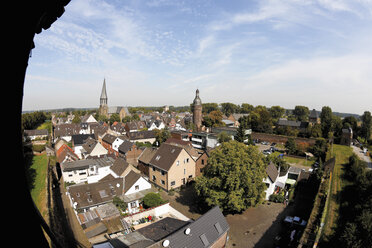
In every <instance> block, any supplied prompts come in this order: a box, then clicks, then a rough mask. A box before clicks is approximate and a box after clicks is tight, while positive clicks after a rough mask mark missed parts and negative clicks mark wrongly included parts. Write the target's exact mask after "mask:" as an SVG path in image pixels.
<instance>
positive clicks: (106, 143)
mask: <svg viewBox="0 0 372 248" xmlns="http://www.w3.org/2000/svg"><path fill="white" fill-rule="evenodd" d="M116 139H117V137H116V136H114V135H111V134H108V133H107V134H106V135H105V136H103V138H102V142H101V144H102V146H103V147H104V148H105V149H106V150H107V151H108V154H113V153H115V150H114V148H113V146H112V144H113V143H114V142H115V140H116Z"/></svg>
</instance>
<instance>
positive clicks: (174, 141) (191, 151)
mask: <svg viewBox="0 0 372 248" xmlns="http://www.w3.org/2000/svg"><path fill="white" fill-rule="evenodd" d="M164 143H165V144H170V145H174V146H179V147H183V148H185V150H186V151H187V152H188V153H189V154H190V155H191V156H192V158H193V159H194V160H196V159H197V158H199V156H200V154H199V153H198V151H197V150H196V149H195V148H194V147H193V146H192V143H191V141H184V140H179V139H175V138H168V139H167V140H166V141H165V142H164Z"/></svg>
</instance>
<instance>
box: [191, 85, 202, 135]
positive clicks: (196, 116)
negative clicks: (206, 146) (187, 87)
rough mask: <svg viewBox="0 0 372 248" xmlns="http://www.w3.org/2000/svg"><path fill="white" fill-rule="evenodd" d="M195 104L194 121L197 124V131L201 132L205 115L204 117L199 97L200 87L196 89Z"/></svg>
mask: <svg viewBox="0 0 372 248" xmlns="http://www.w3.org/2000/svg"><path fill="white" fill-rule="evenodd" d="M193 105H194V106H193V107H194V111H193V115H192V119H193V123H194V125H195V126H196V129H197V131H198V132H200V130H201V125H202V119H203V117H202V102H201V99H200V97H199V89H197V90H196V95H195V99H194V102H193Z"/></svg>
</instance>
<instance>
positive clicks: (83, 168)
mask: <svg viewBox="0 0 372 248" xmlns="http://www.w3.org/2000/svg"><path fill="white" fill-rule="evenodd" d="M113 163H114V159H113V158H112V157H108V156H107V157H103V158H98V159H86V160H77V161H72V162H64V163H62V164H61V169H62V176H63V180H64V181H65V182H67V183H76V184H79V183H85V182H87V183H94V182H98V181H99V180H100V179H101V178H103V177H105V176H107V175H108V174H113V173H112V171H111V170H110V166H111V165H113Z"/></svg>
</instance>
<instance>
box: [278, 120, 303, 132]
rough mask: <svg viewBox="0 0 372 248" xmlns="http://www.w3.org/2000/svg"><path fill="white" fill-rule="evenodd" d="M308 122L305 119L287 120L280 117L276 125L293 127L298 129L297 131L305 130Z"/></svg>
mask: <svg viewBox="0 0 372 248" xmlns="http://www.w3.org/2000/svg"><path fill="white" fill-rule="evenodd" d="M308 125H309V122H306V121H289V120H287V119H285V118H280V119H279V120H278V122H277V124H276V126H277V127H279V128H280V127H282V128H284V127H290V128H293V129H298V130H299V131H305V130H306V128H307V126H308Z"/></svg>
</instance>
